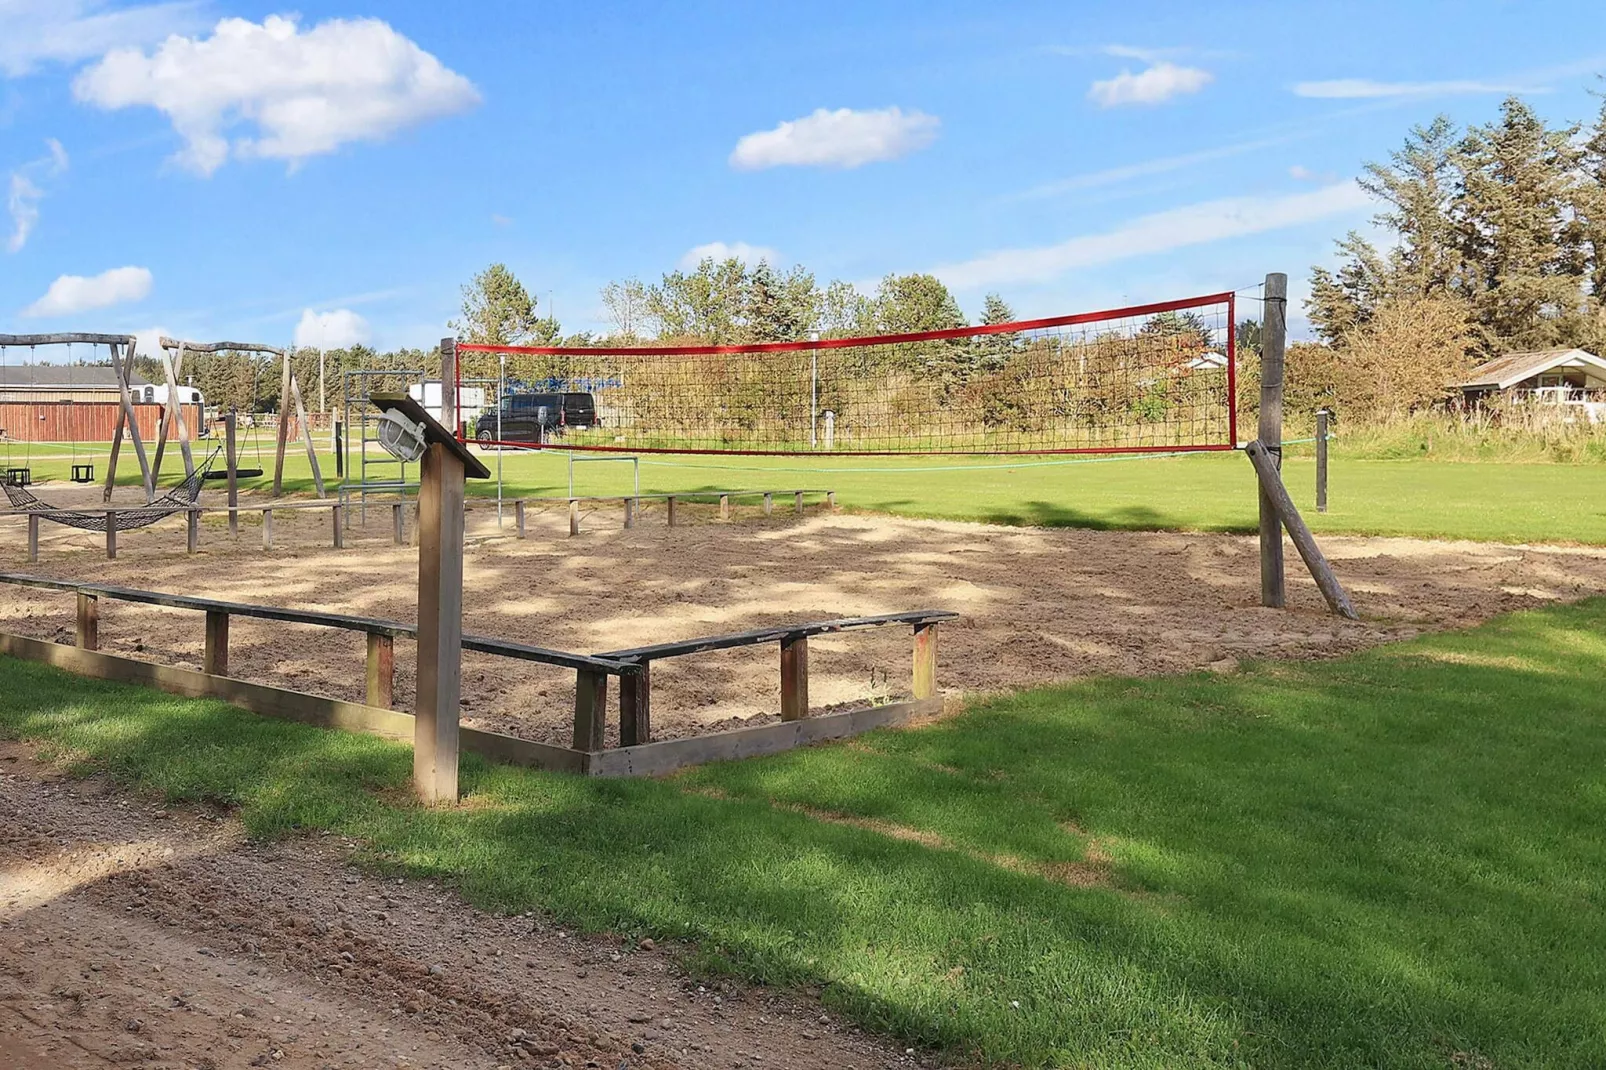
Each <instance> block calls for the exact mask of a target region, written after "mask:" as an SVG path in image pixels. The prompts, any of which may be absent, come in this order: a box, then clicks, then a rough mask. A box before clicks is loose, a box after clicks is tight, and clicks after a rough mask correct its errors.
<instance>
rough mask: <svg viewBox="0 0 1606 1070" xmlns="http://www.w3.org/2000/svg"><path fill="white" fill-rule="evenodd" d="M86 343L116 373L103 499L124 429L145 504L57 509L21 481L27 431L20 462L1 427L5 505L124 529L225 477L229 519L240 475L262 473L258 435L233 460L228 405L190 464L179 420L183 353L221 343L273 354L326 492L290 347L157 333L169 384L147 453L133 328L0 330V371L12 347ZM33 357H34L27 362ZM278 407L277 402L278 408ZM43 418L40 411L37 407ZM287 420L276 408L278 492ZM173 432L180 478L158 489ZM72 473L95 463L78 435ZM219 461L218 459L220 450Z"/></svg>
mask: <svg viewBox="0 0 1606 1070" xmlns="http://www.w3.org/2000/svg"><path fill="white" fill-rule="evenodd" d="M84 344H87V345H90V346H92V347H97V348H98V347H99V346H102V345H104V346H106V347H107V350H108V352H109V355H110V364H111V367H112V369H113V371H114V373H115V375H116V377H117V392H118V412H117V423H116V426H115V430H114V431H113V434H112V442H111V453H110V456H109V457H108V459H107V465H106V478H105V485H104V490H103V494H102V500H103V501H104V502H106V503H107V504H108V506H109V505H110V502H111V498H112V491H113V489H114V488H115V487H116V485H117V462H118V459H119V456H120V454H121V452H122V446H123V436H124V433H125V431H126V433H127V435H128V438H129V441H130V442H131V444H132V446H133V449H134V455H135V457H136V459H137V460H138V462H139V468H140V477H141V484H142V486H143V489H144V491H145V507H144V508H140V509H111V508H102V509H98V510H96V509H59V508H57V507H55V506H53V505H51V504H50V503H49V502H46V501H43V500H42V499H40V498H38V497H36V496H35V495H34V494H33V493H32V492H31V491H30V490H28V489H27V488H28V487H30V486H32V485H33V482H34V481H33V439H34V436H33V435H32V434H29V435H27V436H25V438H24V444H23V445H24V450H25V457H24V461H23V463H22V464H21V465H18V464H16V463H15V460H16V458H15V457H14V455H13V449H14V446H15V444H16V436H13V435H11V434H9V433H8V432H7V431H6V430H5V429H4V428H0V441H4V443H5V448H6V458H5V478H4V490H5V493H6V497H7V499H8V500H9V502H10V504H11V507H12V508H13V509H15V510H18V511H20V512H26V513H34V514H37V515H38V516H39V517H40V518H41V519H45V520H50V521H53V522H55V523H58V524H62V525H65V526H67V527H74V528H79V529H81V530H86V531H99V532H107V531H109V530H113V529H114V530H116V531H129V530H133V529H137V528H142V527H147V526H149V525H151V524H154V523H156V522H158V521H160V520H162V519H163V518H165V517H167V516H171V515H173V514H174V513H177V512H185V511H188V510H192V509H193V508H194V507H195V505H196V503H197V501H198V499H199V497H200V491H201V487H202V485H203V484H204V483H205V482H206V481H207V480H227V481H228V496H229V506H230V509H231V512H230V517H231V526H233V523H232V522H233V520H234V517H235V514H234V512H233V509H234V507H235V506H237V505H238V494H239V488H238V481H239V479H240V478H242V477H244V478H252V477H257V476H261V475H263V474H264V469H263V468H262V466H261V459H262V458H261V443H260V442H259V441H258V442H255V443H254V445H255V448H256V457H257V467H255V468H241V467H239V464H238V460H239V458H238V451H237V449H236V442H235V416H234V414H233V413H230V414H229V415H228V417H227V420H226V425H227V435H226V442H225V443H224V445H221V446H218V447H216V448H215V449H213V451H212V453H211V454H210V456H208V457H207V458H206V460H205V461H204V462H203V463H202V464H201V466H200V467H199V468H197V467H196V464H195V457H194V454H193V452H192V450H191V446H190V437H189V429H188V427H187V425H186V423H185V416H184V408H183V406H182V405H180V404H179V400H178V395H179V390H178V384H179V376H180V375H181V374H182V371H183V366H184V357H185V355H186V354H187V353H216V352H224V351H232V352H246V353H267V354H272V355H273V356H276V357H278V358H279V361H280V363H281V365H282V376H283V377H282V380H281V382H282V390H281V393H280V397H281V398H284V399H293V401H294V403H295V407H296V416H297V418H298V420H299V424H300V428H301V432H302V439H303V444H304V447H305V449H306V453H307V461H308V464H309V465H310V467H311V470H312V478H313V484H314V486H315V487H316V489H317V494H318V497H319V498H324V497H326V496H327V495H326V492H325V488H324V482H323V473H322V471H321V470H320V468H319V465H318V456H317V451H316V450H315V449H314V447H313V444H312V432H311V430H310V428H309V427H308V423H307V414H306V408H305V405H304V403H303V401H302V398H301V387H300V384H299V383H298V382H297V381H296V376H295V371H294V369H293V368H292V367H291V363H290V357H289V354H288V353H287V352H286V351H285V350H283V349H280V348H277V347H274V346H267V345H261V344H257V343H242V342H212V343H196V342H188V341H183V340H177V339H171V338H166V337H164V338H162V339H161V340H160V345H161V348H162V355H161V364H162V373H163V378H164V379H165V380H166V384H167V398H166V403H165V408H164V410H163V411H162V413H161V415H160V419H159V421H158V432H157V441H156V448H155V453H154V457H150V458H148V457H147V453H146V449H145V442H144V440H143V438H142V436H141V434H140V430H139V420H138V414H137V412H136V410H135V402H134V392H133V390H132V388H131V386H130V382H129V381H130V377H131V374H132V372H133V368H134V359H135V355H136V347H137V340H136V339H135V338H134V336H132V335H111V334H90V333H75V332H69V333H60V334H36V335H5V334H0V372H3V370H4V369H7V368H9V350H10V349H11V348H12V347H22V346H27V347H28V350H29V354H30V357H32V356H33V355H34V354H35V353H36V352H37V349H38V347H39V346H53V345H65V346H66V347H67V352H68V355H69V360H70V359H71V354H72V347H73V346H74V345H84ZM29 363H30V364H31V363H33V361H32V360H30V362H29ZM283 408H284V406H283V404H281V410H282V409H283ZM41 419H43V415H42V414H41ZM288 433H289V420H288V418H287V416H286V414H284V413H283V412H281V416H280V419H279V420H278V429H277V439H276V450H275V458H274V474H273V496H274V497H275V498H277V497H279V496H280V495H281V493H282V489H283V481H284V457H285V451H286V447H287V445H288V441H287V439H288ZM170 435H174V436H175V437H176V438H177V439H178V447H179V453H180V455H181V456H182V459H183V464H184V478H183V479H182V480H180V481H179V483H178V484H176V485H175V486H174V487H173V489H171V490H170V491H168V492H167V493H166V494H163V495H161V496H160V497H158V496H157V494H156V485H157V480H158V479H159V478H160V476H161V468H162V460H163V457H164V454H165V452H166V449H167V443H168V438H169V436H170ZM71 445H72V451H73V452H72V474H71V477H70V478H71V481H72V482H74V483H80V484H83V483H92V482H94V481H95V468H94V465H93V464H92V463H90V464H82V463H79V460H78V443H77V441H76V440H73V441H72V443H71ZM220 455H222V456H223V462H222V464H221V465H220V464H219V456H220Z"/></svg>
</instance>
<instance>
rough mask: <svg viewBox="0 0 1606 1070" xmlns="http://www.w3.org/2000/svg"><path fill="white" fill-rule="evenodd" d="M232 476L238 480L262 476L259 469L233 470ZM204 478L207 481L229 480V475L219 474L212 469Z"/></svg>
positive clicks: (224, 472) (225, 472)
mask: <svg viewBox="0 0 1606 1070" xmlns="http://www.w3.org/2000/svg"><path fill="white" fill-rule="evenodd" d="M234 475H235V477H236V478H239V479H256V478H257V477H258V476H260V475H262V469H260V468H236V469H235V470H234ZM206 478H207V479H227V478H229V473H228V472H227V471H223V472H219V471H217V470H215V469H214V470H213V471H210V472H208V473H206Z"/></svg>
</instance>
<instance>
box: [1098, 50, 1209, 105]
mask: <svg viewBox="0 0 1606 1070" xmlns="http://www.w3.org/2000/svg"><path fill="white" fill-rule="evenodd" d="M1214 80H1215V75H1213V74H1211V73H1210V72H1209V71H1207V70H1204V69H1203V68H1200V67H1183V66H1179V65H1178V64H1175V63H1171V62H1168V61H1165V60H1162V61H1160V62H1159V63H1155V64H1153V65H1151V66H1149V67H1145V68H1144V69H1143V70H1141V71H1139V72H1138V73H1137V74H1133V73H1132V72H1131V71H1126V70H1124V71H1122V72H1121V73H1120V74H1118V75H1116V76H1115V77H1114V78H1108V79H1105V80H1104V81H1100V82H1094V83H1093V85H1092V86H1091V87H1090V88H1089V89H1088V91H1087V95H1088V99H1090V100H1092V101H1093V102H1094V103H1096V104H1098V105H1099V106H1100V107H1102V108H1114V107H1118V106H1119V105H1122V104H1160V103H1163V102H1165V101H1167V100H1170V99H1171V98H1172V97H1175V96H1181V95H1182V94H1184V93H1197V92H1198V91H1199V90H1201V89H1203V88H1204V87H1205V86H1207V85H1209V84H1210V83H1211V82H1213V81H1214Z"/></svg>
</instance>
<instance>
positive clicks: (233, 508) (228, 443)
mask: <svg viewBox="0 0 1606 1070" xmlns="http://www.w3.org/2000/svg"><path fill="white" fill-rule="evenodd" d="M236 423H238V417H237V416H236V415H235V413H234V411H233V410H232V409H231V410H229V414H228V415H227V416H225V417H223V457H224V462H225V463H226V464H227V465H228V468H229V534H230V535H238V534H239V533H240V468H239V455H238V454H237V453H236V451H235V448H234V428H235V424H236Z"/></svg>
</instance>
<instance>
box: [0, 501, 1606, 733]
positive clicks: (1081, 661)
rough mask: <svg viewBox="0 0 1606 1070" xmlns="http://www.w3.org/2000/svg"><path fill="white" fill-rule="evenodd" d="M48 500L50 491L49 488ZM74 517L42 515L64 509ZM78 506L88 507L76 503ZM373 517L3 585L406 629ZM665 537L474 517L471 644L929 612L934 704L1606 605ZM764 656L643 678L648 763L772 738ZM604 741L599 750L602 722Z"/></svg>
mask: <svg viewBox="0 0 1606 1070" xmlns="http://www.w3.org/2000/svg"><path fill="white" fill-rule="evenodd" d="M53 493H54V488H53ZM69 493H70V492H62V493H57V494H56V495H55V498H53V499H52V500H56V499H63V500H65V499H66V498H67V497H68V494H69ZM90 497H93V495H90ZM389 517H390V513H389V509H388V508H384V509H378V510H371V511H370V514H369V518H368V524H367V526H366V527H362V526H353V527H352V528H351V530H350V533H349V535H348V538H347V540H346V546H345V548H344V549H342V550H335V549H333V548H332V547H331V546H330V541H331V540H330V535H329V526H330V525H329V519H328V516H327V514H325V513H322V512H317V513H313V512H307V513H302V514H299V515H296V516H293V517H283V516H282V515H281V518H280V519H279V520H277V521H276V524H275V534H276V538H277V548H276V549H275V550H274V551H272V552H264V551H263V550H262V549H261V539H260V528H258V527H257V526H256V521H255V519H254V516H251V515H247V517H246V518H245V520H244V522H243V525H242V532H241V534H240V535H239V536H238V537H237V538H236V537H231V536H229V535H228V533H227V529H226V527H225V526H224V520H223V518H222V517H220V516H209V517H207V519H206V521H205V525H204V531H203V534H202V539H201V549H200V552H198V553H196V554H194V555H186V554H185V553H184V534H183V525H182V522H180V521H177V520H174V521H168V522H164V523H163V524H161V525H158V526H156V527H153V528H149V529H145V530H141V531H136V532H129V533H124V534H123V535H122V536H121V538H120V541H119V556H118V558H117V560H115V561H107V560H106V559H105V556H104V549H103V545H104V544H103V542H102V540H101V537H100V536H96V535H91V534H87V533H83V532H74V531H68V530H67V529H62V528H59V527H55V526H53V525H46V526H45V533H44V534H45V537H44V539H43V545H42V551H41V561H40V563H38V564H36V565H28V564H27V563H26V559H25V555H24V544H23V537H22V535H23V532H22V525H21V522H20V521H18V520H11V519H6V520H0V567H3V568H5V569H6V570H9V571H28V572H33V573H36V574H42V575H48V576H53V577H57V578H61V579H70V580H80V581H90V582H104V583H115V584H123V585H126V586H131V587H140V588H145V589H150V590H157V591H167V592H184V593H188V594H195V595H204V596H211V597H217V598H223V599H228V600H233V601H242V602H264V603H271V604H275V605H285V606H294V607H299V608H308V609H321V610H328V611H333V612H345V613H354V614H361V615H366V616H376V617H386V618H394V619H398V620H403V621H409V622H411V621H412V620H413V619H414V609H415V599H416V586H415V584H416V572H417V557H416V551H415V550H414V549H412V548H410V547H396V546H393V545H391V543H390V519H389ZM681 518H682V519H683V521H685V522H686V523H685V525H684V526H677V527H676V528H673V529H670V528H668V527H667V526H666V525H665V523H664V515H663V512H662V507H661V506H660V507H656V508H652V509H649V510H647V511H646V512H645V513H644V514H643V515H642V516H641V518H640V520H639V522H638V524H637V526H635V527H634V528H632V529H629V530H626V529H623V528H622V527H621V526H620V522H619V521H620V512H619V510H618V508H617V507H616V506H605V507H602V508H601V509H599V510H597V511H596V512H594V513H592V514H591V515H589V516H588V517H587V518H586V521H585V524H584V526H583V528H582V531H581V534H580V535H579V536H578V537H575V538H570V537H568V535H567V515H566V511H563V510H552V511H548V512H543V513H539V514H536V513H533V512H532V515H531V517H530V521H529V538H527V539H524V540H520V539H518V538H516V537H514V528H513V524H512V517H511V510H509V515H508V518H507V523H506V526H505V527H504V528H502V529H500V531H499V530H498V528H497V525H496V516H495V507H494V505H490V506H487V505H485V504H483V503H476V504H475V505H474V506H473V507H472V508H471V510H470V516H469V521H468V530H469V547H468V550H467V554H466V560H465V565H464V577H465V578H464V582H465V593H464V616H465V620H464V627H465V629H466V630H467V631H469V632H471V633H476V634H482V635H490V636H498V637H502V638H507V639H513V640H518V641H521V642H527V643H535V644H539V645H542V646H547V647H555V648H559V649H565V650H572V651H579V652H588V653H595V652H601V651H606V650H610V649H619V648H623V647H629V646H634V645H639V644H643V643H650V642H661V641H667V640H678V639H687V638H693V637H696V636H701V635H710V634H718V633H722V632H730V631H739V630H743V629H747V628H756V627H761V626H767V625H772V624H777V623H790V622H800V621H807V620H812V619H825V618H832V617H839V616H856V615H864V614H880V613H894V612H899V611H904V610H916V609H946V610H952V611H954V612H957V613H959V614H961V615H962V619H961V620H959V621H957V622H954V623H951V624H945V625H943V627H942V634H941V642H940V667H939V684H940V686H941V687H942V688H943V689H944V690H945V691H946V692H948V693H950V694H961V695H969V696H974V695H984V694H988V693H994V692H999V691H1007V690H1009V689H1013V688H1022V687H1029V686H1035V685H1041V684H1045V683H1051V682H1056V681H1065V680H1073V679H1076V678H1079V677H1086V676H1089V675H1093V674H1104V673H1119V674H1133V673H1137V674H1143V673H1161V672H1175V671H1186V670H1191V669H1197V668H1201V667H1215V668H1218V669H1219V668H1223V667H1230V666H1231V665H1232V664H1233V663H1234V662H1235V661H1236V660H1238V659H1243V658H1250V657H1291V658H1321V657H1332V656H1335V655H1338V654H1342V653H1345V652H1348V651H1352V650H1356V649H1359V648H1362V647H1366V646H1370V645H1373V644H1377V643H1381V642H1387V641H1390V640H1395V639H1401V638H1407V637H1410V636H1413V635H1416V634H1418V633H1420V632H1423V631H1426V630H1437V629H1443V628H1451V627H1461V626H1465V625H1470V624H1474V623H1477V622H1479V621H1482V620H1485V619H1487V618H1489V617H1491V616H1493V615H1495V614H1497V613H1502V612H1505V611H1508V610H1514V609H1521V608H1524V607H1529V606H1535V605H1543V604H1546V603H1550V602H1556V601H1565V600H1573V599H1577V598H1581V597H1584V596H1587V595H1591V594H1600V593H1606V551H1603V550H1601V549H1596V548H1567V547H1535V546H1501V545H1492V544H1484V543H1470V542H1432V541H1423V540H1413V539H1397V538H1390V539H1368V538H1327V539H1324V540H1323V542H1324V547H1325V549H1326V551H1327V553H1328V555H1329V557H1330V558H1331V559H1332V560H1333V562H1334V565H1335V567H1336V569H1337V571H1338V573H1339V576H1340V578H1341V579H1342V580H1343V582H1344V583H1345V585H1346V586H1347V587H1348V589H1349V591H1350V593H1351V595H1352V597H1353V599H1354V601H1355V603H1356V605H1357V607H1358V608H1359V610H1360V611H1361V613H1362V615H1363V618H1364V619H1363V620H1361V621H1359V622H1347V621H1343V620H1340V619H1338V618H1336V617H1334V616H1333V615H1331V614H1329V613H1327V612H1326V611H1325V608H1324V606H1323V603H1322V601H1321V599H1320V596H1319V594H1318V593H1317V591H1316V588H1315V585H1314V584H1313V583H1312V582H1311V581H1310V578H1309V576H1308V575H1306V574H1305V573H1304V572H1303V569H1302V567H1301V566H1300V564H1299V561H1298V558H1297V556H1296V555H1294V554H1293V552H1292V550H1291V548H1290V551H1289V555H1288V558H1289V572H1290V584H1289V589H1290V603H1291V604H1290V608H1289V609H1288V610H1286V611H1276V610H1267V609H1263V608H1261V607H1260V606H1258V605H1257V598H1258V571H1257V568H1258V566H1257V557H1256V544H1255V540H1254V539H1253V538H1251V537H1242V536H1230V535H1203V534H1165V533H1138V532H1096V531H1080V530H1046V529H1033V528H1007V527H996V526H989V525H983V524H971V523H956V522H940V521H919V520H907V519H898V518H890V517H884V516H875V515H849V514H842V513H835V514H833V513H829V512H827V511H825V510H823V509H812V510H810V511H809V512H808V513H806V514H805V515H804V516H802V517H797V516H793V515H791V511H790V508H789V506H788V508H786V509H784V510H783V509H781V508H779V507H778V508H777V511H776V515H775V516H773V517H768V518H766V517H764V516H763V515H762V513H761V511H760V510H759V509H757V508H756V507H750V508H747V509H744V510H741V511H739V512H738V513H737V515H736V518H735V520H734V521H733V522H730V523H721V522H719V521H718V520H717V519H716V517H715V514H714V512H713V511H712V510H711V509H703V510H688V509H686V508H685V507H682V510H681ZM72 611H73V603H72V599H71V598H70V597H68V596H63V595H60V594H55V593H51V592H45V591H37V590H30V589H26V588H19V587H14V586H0V627H4V628H7V629H10V630H14V631H18V632H22V633H25V634H29V635H35V636H41V637H47V638H55V639H62V640H66V641H71V636H72ZM101 644H102V647H103V649H106V650H108V651H111V652H114V653H122V654H128V655H131V656H136V657H141V658H146V659H149V660H154V661H159V662H165V663H171V664H178V665H185V666H189V667H196V668H198V667H199V664H200V658H201V650H202V621H201V618H200V616H199V615H198V614H195V613H188V612H182V611H171V610H161V609H154V608H149V607H144V606H136V605H131V604H126V603H115V602H108V603H106V604H104V605H103V606H102V608H101ZM910 648H911V634H910V631H909V629H907V628H902V627H886V628H880V629H875V630H870V631H856V632H846V633H840V634H836V635H830V636H823V637H820V638H817V639H815V640H813V641H812V642H811V650H810V672H811V687H810V697H811V701H812V704H813V706H814V707H815V708H816V709H820V708H825V707H839V706H842V705H844V704H852V703H860V702H866V701H872V700H880V699H886V698H893V697H897V696H900V695H903V694H905V693H907V690H908V686H909V679H908V678H909V670H910ZM396 661H397V689H396V704H397V706H398V707H399V708H402V709H407V708H410V706H411V703H412V696H413V685H414V671H413V667H414V662H415V650H414V647H413V644H411V643H410V642H406V641H402V642H399V643H398V646H397V658H396ZM777 663H778V656H777V651H776V650H775V649H774V648H773V647H771V646H763V647H755V648H748V649H743V650H734V651H724V652H717V653H709V654H700V655H695V656H691V657H686V658H677V659H669V660H665V661H661V662H658V663H656V664H655V665H654V679H653V685H654V697H653V730H654V738H660V739H664V738H673V737H677V736H684V735H690V734H696V733H700V732H706V731H709V730H711V729H716V728H723V727H732V726H735V725H738V724H754V723H763V722H765V721H768V720H773V719H775V718H776V716H777V714H778V710H779V701H780V699H779V672H778V664H777ZM362 665H363V639H362V636H361V635H359V634H355V633H341V632H331V631H327V630H324V629H317V628H309V627H302V626H294V625H285V624H279V623H274V622H260V621H252V620H248V619H236V620H235V621H234V623H233V626H232V631H231V653H230V668H231V673H232V674H233V675H236V676H240V677H242V678H245V679H250V680H255V681H260V682H265V683H271V684H276V685H280V686H285V687H291V688H295V689H298V690H302V691H307V692H313V693H316V694H322V695H329V696H332V697H339V698H348V699H360V698H361V697H362V694H363V675H362ZM573 682H574V681H573V675H572V673H568V672H565V671H562V670H556V669H549V668H545V667H542V666H536V665H531V664H529V663H525V662H516V661H511V660H508V659H502V658H495V657H491V656H488V655H479V654H468V655H465V658H464V683H463V695H464V697H463V714H464V723H465V724H470V725H475V726H479V727H485V728H490V729H493V730H496V731H501V732H507V733H510V734H513V735H518V736H522V737H525V738H529V739H536V740H542V741H551V742H563V743H566V742H567V741H568V738H569V733H570V724H571V717H572V710H573V705H572V704H573V693H574V692H573ZM614 721H615V724H614V725H613V726H611V727H610V736H609V738H610V742H613V741H614V740H615V739H616V735H617V731H616V729H617V725H616V721H617V717H615V718H614Z"/></svg>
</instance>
